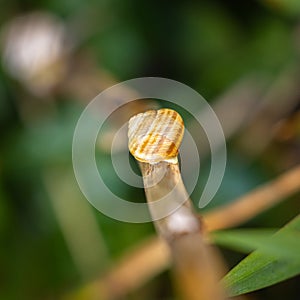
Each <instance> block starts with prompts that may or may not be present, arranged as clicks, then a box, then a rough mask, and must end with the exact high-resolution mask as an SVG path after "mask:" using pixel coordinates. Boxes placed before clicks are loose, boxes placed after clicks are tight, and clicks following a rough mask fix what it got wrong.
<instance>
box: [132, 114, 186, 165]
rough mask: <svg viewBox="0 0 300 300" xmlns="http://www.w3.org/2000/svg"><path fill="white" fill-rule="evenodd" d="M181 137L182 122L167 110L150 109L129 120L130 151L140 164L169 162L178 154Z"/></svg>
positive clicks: (177, 116) (178, 116)
mask: <svg viewBox="0 0 300 300" xmlns="http://www.w3.org/2000/svg"><path fill="white" fill-rule="evenodd" d="M183 134H184V124H183V120H182V118H181V116H180V115H179V114H178V113H177V112H176V111H174V110H172V109H168V108H163V109H159V110H149V111H146V112H145V113H140V114H137V115H135V116H133V117H132V118H131V119H130V120H129V126H128V139H129V140H128V147H129V151H130V152H131V154H132V155H133V156H134V157H135V158H136V159H137V160H139V161H142V162H147V163H158V162H160V161H166V160H167V161H168V160H172V159H173V158H176V157H177V155H178V148H179V146H180V144H181V141H182V137H183Z"/></svg>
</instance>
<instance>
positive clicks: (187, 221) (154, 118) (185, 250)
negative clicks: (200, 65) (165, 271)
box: [128, 109, 225, 300]
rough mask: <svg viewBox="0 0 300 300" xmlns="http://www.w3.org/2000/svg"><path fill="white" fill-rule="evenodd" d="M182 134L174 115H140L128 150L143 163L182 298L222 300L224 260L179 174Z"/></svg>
mask: <svg viewBox="0 0 300 300" xmlns="http://www.w3.org/2000/svg"><path fill="white" fill-rule="evenodd" d="M183 131H184V125H183V121H182V119H181V117H180V116H179V115H178V114H177V113H176V112H175V111H173V110H170V109H160V110H158V111H147V112H145V113H141V114H138V115H136V116H134V117H132V118H131V119H130V121H129V130H128V137H129V143H128V144H129V150H130V152H131V153H132V154H133V156H134V157H135V158H136V159H137V160H138V161H139V162H140V168H141V172H142V175H143V181H144V186H145V193H146V198H147V202H148V205H149V209H150V212H151V215H152V218H153V220H154V224H155V227H156V230H157V232H158V234H159V235H160V236H161V237H162V238H163V239H164V240H165V241H166V242H167V244H168V245H169V248H170V252H171V256H172V260H173V264H174V268H173V270H174V277H175V282H176V284H177V287H178V289H179V291H180V293H181V295H182V297H183V298H184V299H190V300H193V299H195V300H196V299H197V300H198V299H202V300H211V299H214V300H218V299H220V300H221V299H225V296H224V291H223V289H222V287H221V286H220V284H219V279H220V278H221V276H222V275H221V273H223V272H222V271H223V268H222V267H221V265H222V263H221V259H220V257H219V256H218V255H217V254H216V251H215V249H212V247H211V246H209V245H208V244H207V243H206V242H205V239H204V235H203V233H202V224H201V221H200V219H199V218H198V217H197V216H196V214H195V213H194V211H193V209H192V205H191V201H190V199H189V196H188V194H187V192H186V189H185V187H184V184H183V181H182V178H181V175H180V170H179V165H178V160H177V154H178V148H179V145H180V143H181V139H182V136H183ZM161 201H163V202H162V204H161V205H157V202H161ZM166 212H168V215H167V216H165V217H164V218H161V215H162V214H165V213H166ZM221 270H222V271H221ZM220 271H221V272H220Z"/></svg>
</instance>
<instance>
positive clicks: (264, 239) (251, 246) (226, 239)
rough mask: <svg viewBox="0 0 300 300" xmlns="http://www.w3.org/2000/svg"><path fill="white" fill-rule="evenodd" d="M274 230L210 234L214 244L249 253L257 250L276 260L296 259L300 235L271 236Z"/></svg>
mask: <svg viewBox="0 0 300 300" xmlns="http://www.w3.org/2000/svg"><path fill="white" fill-rule="evenodd" d="M274 233H275V230H274V229H237V230H226V231H219V232H215V233H213V234H212V238H213V240H214V242H215V243H216V244H219V245H222V246H225V247H228V248H232V249H234V250H237V251H242V252H246V253H249V252H251V251H253V250H256V249H258V248H259V251H260V252H264V253H266V254H271V255H276V256H278V258H285V259H297V258H298V256H299V253H300V233H299V231H297V230H289V231H288V232H284V233H282V234H280V235H275V236H272V235H273V234H274Z"/></svg>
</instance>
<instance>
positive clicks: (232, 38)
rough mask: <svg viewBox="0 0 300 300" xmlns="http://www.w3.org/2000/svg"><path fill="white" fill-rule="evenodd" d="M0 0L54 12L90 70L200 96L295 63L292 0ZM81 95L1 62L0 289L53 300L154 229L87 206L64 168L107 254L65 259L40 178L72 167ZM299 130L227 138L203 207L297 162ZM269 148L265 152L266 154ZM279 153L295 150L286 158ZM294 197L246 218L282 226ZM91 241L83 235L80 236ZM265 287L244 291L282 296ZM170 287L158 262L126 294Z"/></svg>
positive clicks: (131, 195) (5, 14) (7, 295)
mask: <svg viewBox="0 0 300 300" xmlns="http://www.w3.org/2000/svg"><path fill="white" fill-rule="evenodd" d="M1 7H2V9H1V11H0V22H1V24H2V25H4V24H6V22H8V21H9V20H11V19H13V18H14V17H16V16H17V15H19V14H23V13H26V12H30V11H33V10H45V11H48V12H51V13H53V14H55V15H58V16H60V17H61V18H62V20H63V21H64V22H65V23H66V24H67V26H68V28H69V29H70V32H72V34H73V35H74V38H75V40H76V41H77V43H78V45H77V47H78V48H77V49H76V51H77V52H78V53H85V54H83V55H86V56H87V57H89V58H90V59H91V61H92V64H93V66H94V67H95V68H96V69H101V70H102V69H103V70H105V71H107V72H109V73H111V74H113V76H114V77H115V78H116V80H125V79H129V78H135V77H142V76H160V77H168V78H172V79H175V80H178V81H181V82H184V83H186V84H188V85H189V86H191V87H193V88H194V89H196V90H197V91H198V92H200V93H201V94H202V95H203V96H204V97H205V98H206V99H207V100H208V101H209V102H213V99H214V98H216V97H217V96H219V95H220V94H222V93H223V92H225V90H226V89H228V88H229V87H230V86H232V85H234V84H235V83H236V82H237V81H238V80H240V79H241V78H244V77H246V76H248V75H249V74H257V77H258V78H260V76H262V77H263V78H266V81H267V82H268V84H270V85H271V84H272V83H273V82H274V81H275V80H276V78H277V77H278V76H279V74H281V73H282V72H283V70H285V69H286V68H287V67H289V66H296V67H299V66H300V64H299V49H300V48H299V45H300V43H299V41H300V33H299V32H300V30H299V28H300V27H299V24H300V23H299V14H300V5H299V1H297V0H293V1H292V0H289V1H283V0H276V1H275V0H274V1H271V0H270V1H267V0H261V1H246V2H243V1H234V0H230V1H220V0H219V1H201V2H199V1H191V0H189V1H172V2H167V1H155V2H153V1H152V2H148V1H137V0H125V1H124V0H100V1H99V0H98V1H81V0H68V1H66V0H51V1H47V0H41V1H34V0H26V1H21V0H11V1H9V2H5V4H3V3H2V5H1ZM73 63H74V62H73ZM75 64H76V63H75ZM77 71H78V70H77ZM297 80H299V78H297ZM83 88H84V83H83ZM95 96H96V94H95ZM298 96H299V95H298ZM81 100H83V101H82V102H79V101H77V100H76V99H75V96H74V95H70V94H68V93H61V94H59V95H57V94H55V93H53V94H50V95H47V96H45V97H38V96H36V95H33V94H31V93H30V91H28V89H26V87H25V86H24V85H23V84H22V83H20V82H18V81H17V80H15V79H13V78H11V77H10V75H9V74H8V73H7V71H6V70H5V67H2V68H1V72H0V124H1V127H0V132H1V140H0V145H1V147H0V149H1V150H0V157H1V158H0V233H1V237H0V238H1V249H0V253H1V256H0V257H1V262H0V264H1V271H0V277H1V283H0V299H6V300H10V299H23V300H26V299H31V300H32V299H48V297H49V298H50V299H52V298H51V297H54V299H57V295H58V294H61V293H62V292H64V291H66V290H68V289H72V288H74V287H76V286H79V285H81V284H82V283H83V282H86V281H88V280H91V279H93V278H95V277H96V276H98V275H99V274H102V273H103V272H104V271H105V270H106V264H108V265H109V264H111V263H112V262H113V261H114V259H115V258H116V257H118V256H119V255H121V254H122V253H123V252H124V251H125V250H126V249H128V248H129V247H131V246H133V245H135V244H136V243H137V242H138V241H140V240H142V239H143V238H146V237H147V236H148V235H150V234H151V233H153V232H154V230H153V227H152V225H151V224H126V223H122V222H119V221H116V220H112V219H110V218H108V217H106V216H104V215H102V214H101V213H99V212H98V211H96V210H95V209H94V208H93V207H92V206H90V205H89V204H88V202H87V201H86V200H85V199H84V197H83V195H82V194H81V192H80V190H79V189H78V188H77V189H76V188H75V187H76V181H75V177H73V178H72V180H71V182H72V183H70V186H72V189H73V190H72V191H73V193H75V194H76V195H77V196H78V197H79V198H80V201H81V202H82V203H83V205H86V206H88V208H87V209H88V210H89V211H90V212H91V216H90V217H89V218H92V219H93V220H96V224H97V226H98V227H97V228H98V229H97V230H96V231H95V232H94V233H93V234H94V235H96V236H97V237H99V236H103V240H101V239H100V238H99V240H97V241H95V243H98V242H99V243H100V242H101V241H102V243H103V245H102V246H101V247H103V248H104V249H106V251H107V253H108V254H107V256H106V257H103V258H101V259H100V260H99V262H97V264H98V265H96V266H95V268H93V270H91V271H90V273H88V274H86V273H84V274H82V272H81V270H80V268H78V261H77V263H76V259H79V260H80V257H79V258H78V257H77V258H76V255H75V256H74V253H73V254H72V251H71V250H70V248H72V246H71V245H70V243H69V242H67V241H66V233H65V232H64V229H63V227H62V226H63V225H62V224H61V223H60V222H59V221H58V217H57V214H56V213H55V210H54V208H53V199H51V197H52V196H51V195H52V193H51V190H50V191H49V186H47V184H46V182H47V174H49V173H51V172H52V171H53V170H56V173H55V174H57V175H56V176H57V178H56V179H57V180H58V182H59V181H60V180H61V181H63V179H64V177H65V176H66V173H68V172H70V170H72V155H71V151H72V150H71V146H72V136H73V132H74V128H75V126H76V122H77V119H78V117H79V115H80V113H81V111H82V110H83V108H84V106H85V103H86V102H87V101H89V100H90V99H81ZM84 101H86V102H85V103H84ZM282 101H285V99H282ZM237 105H238V102H237ZM298 109H299V101H298ZM296 110H297V106H296V107H292V108H291V112H290V114H291V115H292V114H293V113H295V111H296ZM288 117H289V116H287V118H288ZM298 123H299V122H298ZM298 123H297V124H298ZM275 125H276V124H274V126H275ZM271 130H273V129H272V128H270V131H271ZM299 137H300V132H299V131H298V132H297V131H296V133H295V135H294V136H293V137H292V142H291V139H289V140H288V141H284V140H283V141H280V140H277V141H276V140H275V141H274V140H273V141H272V142H271V143H270V145H269V146H268V147H267V148H266V149H264V151H263V152H262V153H260V155H258V156H251V155H250V156H249V155H248V153H247V152H245V151H243V149H242V148H240V147H239V144H238V137H233V138H232V139H230V140H228V152H229V153H228V164H227V169H226V174H225V178H224V181H223V184H222V186H221V188H220V190H219V192H218V194H217V195H216V199H215V201H213V202H212V203H211V206H217V205H221V204H224V203H226V202H229V201H232V200H233V199H234V198H236V197H237V196H240V195H242V194H244V193H245V192H247V191H249V190H250V189H251V188H254V187H255V186H257V185H258V184H259V183H263V182H265V181H267V180H269V179H271V178H273V177H274V176H275V175H276V174H278V172H279V171H283V170H284V169H286V168H288V167H290V166H292V165H293V164H296V163H299V162H300V159H299V157H300V152H299V149H300V143H299ZM255 142H256V141H253V143H255ZM291 151H292V152H293V153H296V156H292V155H291ZM98 154H99V157H101V158H102V159H104V163H103V164H102V165H101V166H100V169H101V170H102V172H103V173H105V174H107V175H106V176H107V177H106V180H107V183H108V185H109V186H110V187H111V188H112V189H113V190H115V192H116V193H117V194H121V195H122V196H124V197H125V198H126V199H128V200H129V199H134V200H136V201H142V200H143V198H142V197H143V191H142V190H137V189H131V188H130V187H128V186H126V185H125V184H122V183H120V180H119V179H118V178H117V176H116V175H115V174H114V171H113V168H112V166H111V161H110V159H109V156H108V155H107V154H105V153H102V152H101V151H99V153H98ZM273 154H276V159H273V160H271V161H270V159H269V158H270V157H274V155H273ZM272 155H273V156H272ZM287 157H296V158H295V159H294V158H293V159H291V160H289V163H286V160H285V158H287ZM201 163H202V162H201ZM208 164H209V159H208V160H207V161H206V162H203V172H204V173H205V172H207V171H205V170H208V168H209V167H206V165H208ZM65 170H67V172H66V171H65ZM201 180H204V179H202V178H201ZM199 186H201V183H199ZM51 188H52V189H57V190H56V191H55V192H59V191H60V190H59V187H58V186H57V187H56V188H55V185H54V187H53V185H51ZM70 188H71V187H70ZM74 191H75V192H74ZM70 195H73V194H71V193H70ZM70 197H71V196H70ZM298 197H299V196H298ZM141 199H142V200H141ZM295 199H296V198H295V197H294V198H293V199H290V201H288V202H286V203H284V204H282V205H280V207H279V208H274V209H273V210H271V211H270V212H267V213H264V214H263V215H262V216H259V217H257V218H255V219H254V220H252V221H251V222H249V223H248V224H246V226H254V227H260V226H262V227H266V226H271V227H280V226H282V225H283V224H285V223H286V222H287V221H288V220H289V219H290V218H292V217H293V216H294V215H295V211H297V210H299V208H300V207H299V201H298V202H297V203H296V201H295ZM65 213H66V214H68V211H66V212H65ZM78 223H79V225H80V226H81V224H82V226H88V225H85V224H88V221H87V220H84V219H82V218H81V216H80V215H79V216H78ZM80 226H79V227H80ZM87 228H88V227H87ZM76 234H77V233H75V235H76ZM71 239H72V237H71ZM78 239H80V232H79V233H78ZM75 240H76V239H75ZM72 241H73V242H74V240H72ZM93 246H94V244H93V242H91V243H90V244H89V245H86V247H93ZM73 247H74V245H73ZM75 247H76V246H75ZM82 251H83V253H82V255H83V256H84V253H85V252H84V249H83V250H82ZM87 253H88V252H87ZM225 253H226V255H228V256H230V255H231V254H230V252H225ZM232 255H233V254H232ZM228 260H229V261H231V257H228ZM103 261H105V262H103ZM79 264H80V263H79ZM290 289H291V294H292V295H293V296H294V298H293V299H297V297H298V298H299V295H300V291H299V286H297V285H293V286H291V287H290ZM273 291H274V290H272V288H269V289H267V291H264V292H263V293H262V294H259V293H257V294H255V296H256V297H257V298H256V299H282V298H283V297H284V295H285V290H284V289H283V288H282V289H279V290H276V293H274V292H273ZM162 297H164V298H162ZM172 297H175V296H174V295H173V291H172V289H171V286H170V278H169V276H168V273H164V274H163V275H161V276H159V277H158V278H157V279H156V280H154V281H153V282H152V283H149V284H148V285H147V286H146V287H144V288H143V289H142V290H141V291H138V292H136V293H134V292H133V293H132V295H131V296H130V297H129V298H128V299H167V298H168V299H172Z"/></svg>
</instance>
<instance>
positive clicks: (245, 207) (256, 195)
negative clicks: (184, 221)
mask: <svg viewBox="0 0 300 300" xmlns="http://www.w3.org/2000/svg"><path fill="white" fill-rule="evenodd" d="M299 178H300V166H299V165H298V166H296V167H295V168H293V169H291V170H288V171H287V172H285V173H284V174H282V175H280V176H279V177H277V178H276V179H274V180H272V181H270V182H268V183H266V184H264V185H262V186H260V187H258V188H256V189H255V190H253V191H251V192H249V193H248V194H246V195H244V196H242V197H241V198H238V199H237V200H236V201H233V202H232V203H230V204H228V205H226V206H223V207H219V208H217V209H215V210H213V211H211V212H207V213H206V214H205V215H204V223H205V224H206V227H207V229H208V231H210V230H214V229H223V228H229V227H233V226H237V225H239V224H242V223H244V222H246V221H248V220H249V219H251V218H253V217H254V216H256V215H258V214H259V213H261V212H263V211H265V210H267V209H268V208H271V207H272V206H274V205H276V204H277V203H279V202H282V201H284V200H285V199H287V198H288V197H290V196H292V195H293V194H295V193H297V192H299V191H300V180H299ZM233 216H236V217H235V218H234V217H233ZM169 265H170V252H169V249H168V248H167V247H166V245H165V244H164V243H163V241H162V240H160V239H158V238H154V237H150V238H149V239H147V241H144V242H143V243H141V244H140V245H137V246H136V247H135V249H134V250H132V249H130V250H128V252H127V253H126V254H125V255H123V257H122V258H121V259H120V260H119V261H118V262H116V263H115V265H114V266H113V267H112V268H111V269H110V271H109V272H108V273H107V274H106V275H105V276H104V277H102V278H101V279H98V280H96V281H95V282H94V283H92V284H91V283H90V284H88V285H86V286H85V287H84V288H83V289H84V290H89V289H91V286H94V287H95V288H97V290H98V291H99V287H100V286H106V294H107V295H116V290H115V289H114V288H111V287H112V284H110V283H111V282H118V283H119V284H120V286H121V287H122V289H121V288H120V289H119V290H118V294H117V295H116V297H113V296H112V297H111V299H113V298H117V297H118V296H121V295H125V294H127V293H128V292H129V291H132V290H135V289H137V288H138V287H140V286H142V285H143V284H144V283H145V282H147V281H148V280H150V279H151V278H153V277H155V276H156V275H158V274H159V273H161V272H162V271H163V270H165V269H166V268H167V267H168V266H169ZM128 270H134V272H130V271H128ZM124 274H126V276H124ZM137 274H140V275H138V276H137ZM72 299H73V298H72Z"/></svg>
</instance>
